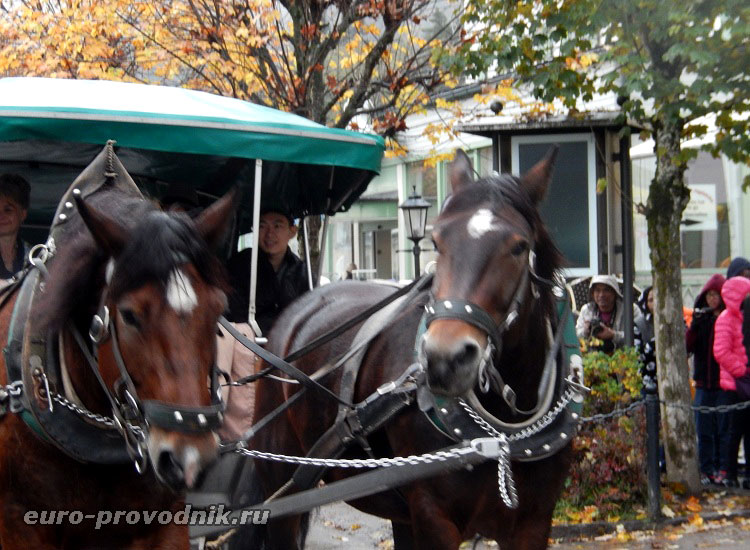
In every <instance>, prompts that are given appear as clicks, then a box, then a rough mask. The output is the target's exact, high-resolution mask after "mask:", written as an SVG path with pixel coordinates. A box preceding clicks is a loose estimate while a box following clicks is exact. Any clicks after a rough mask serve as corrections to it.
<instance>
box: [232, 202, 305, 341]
mask: <svg viewBox="0 0 750 550" xmlns="http://www.w3.org/2000/svg"><path fill="white" fill-rule="evenodd" d="M296 235H297V227H296V226H295V225H294V220H293V219H292V217H291V215H289V214H288V213H286V212H282V211H279V210H266V211H265V212H263V213H262V214H261V216H260V231H259V234H258V242H259V248H260V253H259V255H258V284H257V289H258V292H257V294H256V315H255V319H256V321H257V322H258V326H259V327H260V329H261V331H263V334H266V333H267V332H268V331H269V330H270V329H271V326H272V325H273V322H274V321H275V320H276V317H278V316H279V314H280V313H281V311H282V310H283V309H284V308H285V307H286V306H288V305H289V304H290V303H291V302H292V301H293V300H294V299H295V298H297V297H298V296H299V295H301V294H303V293H304V292H307V291H308V290H309V289H310V286H309V282H308V279H307V269H306V266H305V264H304V262H303V261H302V260H300V259H299V258H298V257H297V256H295V255H294V253H293V252H292V251H291V249H290V248H289V241H290V240H291V239H293V238H294V237H295V236H296ZM251 255H252V250H251V249H249V248H247V249H245V250H243V251H242V252H239V253H237V254H235V255H234V256H232V257H231V258H230V259H229V263H228V264H227V269H228V271H229V278H230V284H231V285H232V288H233V289H234V292H232V293H231V295H230V297H229V314H228V315H227V318H228V319H229V320H230V321H233V322H239V323H246V322H247V320H248V307H249V294H250V264H251V261H250V258H251Z"/></svg>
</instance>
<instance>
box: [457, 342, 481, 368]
mask: <svg viewBox="0 0 750 550" xmlns="http://www.w3.org/2000/svg"><path fill="white" fill-rule="evenodd" d="M478 358H479V345H478V344H477V343H476V342H474V341H466V342H464V343H463V344H461V345H459V347H458V351H457V352H456V354H455V355H454V356H453V362H454V363H455V364H456V365H471V364H474V363H475V362H476V361H477V359H478Z"/></svg>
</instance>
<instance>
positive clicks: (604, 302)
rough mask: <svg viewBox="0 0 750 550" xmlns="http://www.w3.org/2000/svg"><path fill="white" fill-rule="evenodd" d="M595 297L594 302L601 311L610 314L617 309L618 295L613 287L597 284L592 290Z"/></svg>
mask: <svg viewBox="0 0 750 550" xmlns="http://www.w3.org/2000/svg"><path fill="white" fill-rule="evenodd" d="M592 293H593V295H594V302H595V303H596V305H597V307H598V308H599V311H603V312H604V313H609V312H610V311H612V310H613V309H614V308H615V300H616V298H617V295H616V294H615V291H614V290H612V287H610V286H609V285H604V284H601V283H596V284H595V285H594V288H593V289H592Z"/></svg>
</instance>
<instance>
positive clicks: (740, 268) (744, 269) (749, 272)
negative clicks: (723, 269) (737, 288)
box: [727, 256, 750, 279]
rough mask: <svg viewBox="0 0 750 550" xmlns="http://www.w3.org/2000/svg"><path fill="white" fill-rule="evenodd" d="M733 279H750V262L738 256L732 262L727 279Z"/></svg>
mask: <svg viewBox="0 0 750 550" xmlns="http://www.w3.org/2000/svg"><path fill="white" fill-rule="evenodd" d="M732 277H745V279H750V261H749V260H748V259H747V258H743V257H742V256H737V257H736V258H735V259H734V260H732V261H731V263H730V264H729V267H728V268H727V279H731V278H732Z"/></svg>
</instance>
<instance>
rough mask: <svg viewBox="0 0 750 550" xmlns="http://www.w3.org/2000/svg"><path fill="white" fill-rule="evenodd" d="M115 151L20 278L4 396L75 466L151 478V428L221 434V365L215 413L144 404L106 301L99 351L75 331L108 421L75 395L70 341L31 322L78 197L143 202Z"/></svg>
mask: <svg viewBox="0 0 750 550" xmlns="http://www.w3.org/2000/svg"><path fill="white" fill-rule="evenodd" d="M113 145H114V142H111V141H110V142H108V143H107V145H106V146H105V148H104V149H103V150H102V152H101V153H99V155H98V156H97V157H96V158H95V159H94V160H93V161H92V163H91V164H90V165H89V166H88V167H87V168H86V169H85V170H84V171H83V172H82V173H81V174H80V175H79V176H78V177H77V178H76V180H75V181H74V182H73V183H72V184H71V186H70V187H69V188H68V190H67V191H66V193H65V195H63V198H62V200H61V201H60V205H59V206H58V208H57V211H56V213H55V218H54V222H53V224H52V227H51V228H50V236H49V238H48V240H47V243H46V244H45V245H37V246H36V247H34V248H33V249H32V250H31V252H30V254H29V261H30V264H31V265H30V266H28V267H27V268H26V269H25V271H24V272H23V274H22V277H20V280H19V286H20V290H19V291H18V297H17V299H16V302H15V306H14V308H13V313H12V317H11V323H10V327H9V334H8V343H7V346H6V347H5V348H4V349H3V353H4V355H5V363H6V366H7V374H8V382H9V384H8V386H7V388H9V389H10V391H7V390H5V389H4V390H3V393H7V394H9V395H8V396H7V397H5V396H3V395H2V394H1V393H0V402H2V400H3V398H5V400H6V401H7V405H8V409H9V410H10V412H13V413H19V414H20V415H21V417H22V418H23V420H24V421H25V422H26V424H27V425H28V426H29V427H30V428H31V429H32V430H33V431H34V432H35V433H36V434H37V435H38V436H39V437H40V438H41V439H43V440H44V441H47V442H49V443H51V444H53V445H54V446H55V447H57V448H58V449H59V450H61V451H62V452H63V453H65V454H66V455H68V456H70V457H71V458H74V459H75V460H78V461H80V462H88V463H99V464H126V463H128V462H133V463H134V465H135V468H136V470H137V471H138V472H139V473H143V472H144V471H145V470H146V467H147V462H148V455H147V452H146V435H147V433H148V429H149V427H150V426H159V427H161V428H164V429H167V430H173V431H180V432H186V433H202V432H207V431H211V430H216V429H218V428H219V427H220V426H221V423H222V413H223V411H224V404H223V403H222V401H221V389H220V387H219V377H220V376H225V375H224V373H221V372H220V371H219V369H218V368H217V367H216V366H215V365H214V367H213V368H212V372H211V387H210V392H211V405H209V406H206V407H184V406H175V405H172V404H168V403H163V402H160V401H155V400H141V399H139V397H138V394H137V392H136V389H135V385H134V383H133V381H132V378H131V377H130V375H129V373H128V371H127V368H126V366H125V361H124V360H123V357H122V354H121V353H120V348H119V343H118V338H117V332H116V330H115V325H114V323H113V321H112V320H111V319H110V318H109V311H108V309H107V307H106V306H105V305H103V300H104V298H102V305H100V307H99V311H98V313H97V314H96V315H94V317H93V320H92V323H91V328H90V330H89V340H90V345H91V348H92V349H91V350H90V349H89V344H87V343H86V341H85V340H84V338H83V337H82V336H81V334H80V332H79V331H78V329H77V328H75V327H72V328H70V329H69V330H70V333H71V334H72V336H73V338H74V339H75V341H76V343H77V344H78V347H79V348H80V351H81V352H82V354H83V355H84V357H85V361H86V363H87V364H88V365H89V367H90V368H91V371H92V373H93V374H94V376H95V378H96V379H97V381H98V383H99V385H100V386H101V388H102V391H103V392H104V394H105V396H106V397H107V399H108V401H109V404H110V408H111V412H112V417H107V416H103V415H100V414H97V413H94V412H91V411H89V410H87V409H86V408H85V407H83V405H82V404H81V403H80V402H78V400H77V398H76V396H75V392H74V391H72V390H71V389H70V387H69V383H68V381H67V380H66V377H67V373H66V371H65V366H64V364H63V363H64V361H63V355H64V351H63V349H62V347H63V346H62V345H61V341H62V336H61V335H60V334H48V333H45V332H44V331H42V330H39V328H38V327H37V326H36V324H35V319H33V318H32V317H31V316H30V312H31V310H32V308H33V307H34V303H35V302H36V301H38V300H43V299H44V284H45V281H44V279H45V277H46V274H47V269H46V267H45V262H46V261H47V260H48V259H49V258H50V257H52V256H53V255H54V254H55V252H56V243H60V242H65V240H66V237H67V227H68V226H67V222H69V221H70V219H71V217H72V216H74V215H77V211H76V210H75V209H74V204H73V201H74V197H80V198H85V197H87V196H89V195H91V194H92V193H94V192H96V191H97V190H99V189H101V188H102V187H103V186H105V185H108V186H116V187H117V188H118V189H119V190H120V191H123V192H125V193H127V194H129V195H131V196H134V197H138V198H140V197H142V195H141V194H140V191H139V190H138V188H137V186H136V185H135V183H134V182H133V180H132V179H131V178H130V176H129V175H128V173H127V172H126V170H125V168H124V167H123V166H122V164H121V163H120V161H119V159H118V158H117V157H116V155H115V153H114V150H113ZM107 339H111V341H112V351H113V356H114V360H115V363H116V365H117V368H118V371H119V374H120V377H119V379H118V380H117V382H116V383H115V391H114V393H113V392H111V391H110V390H109V388H108V387H107V385H106V384H105V382H104V380H103V379H102V376H101V373H100V372H99V366H98V360H97V355H98V347H99V346H100V345H101V344H102V343H104V342H105V341H106V340H107ZM58 388H59V389H61V390H63V391H62V394H61V393H58V392H57V391H56V390H58ZM55 403H56V404H57V405H60V406H55ZM0 410H1V409H0ZM0 418H2V416H1V415H0Z"/></svg>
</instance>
